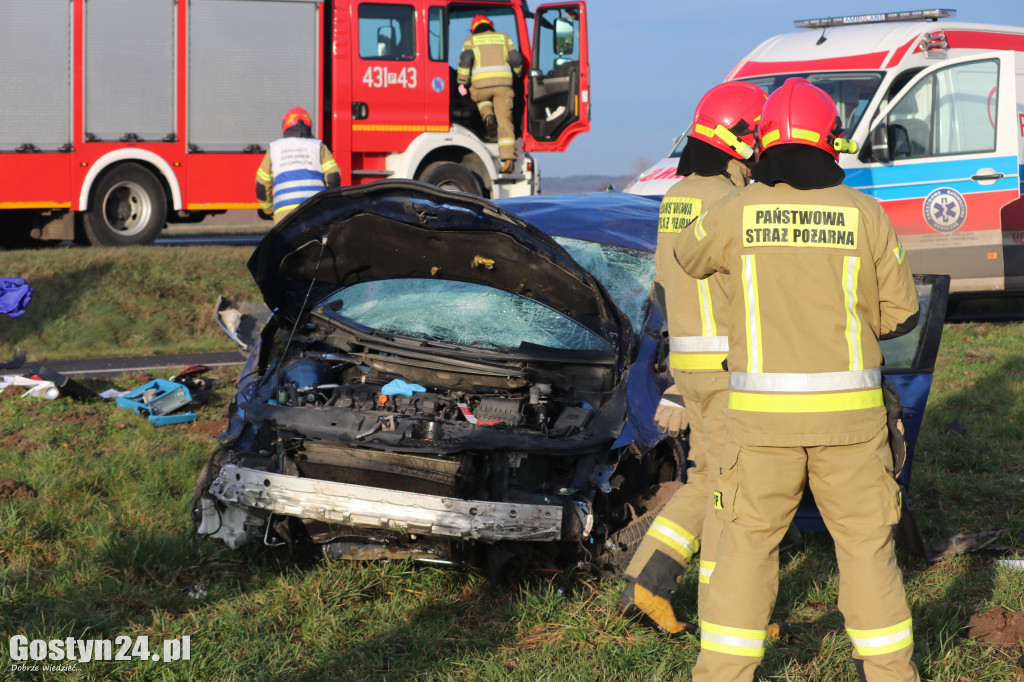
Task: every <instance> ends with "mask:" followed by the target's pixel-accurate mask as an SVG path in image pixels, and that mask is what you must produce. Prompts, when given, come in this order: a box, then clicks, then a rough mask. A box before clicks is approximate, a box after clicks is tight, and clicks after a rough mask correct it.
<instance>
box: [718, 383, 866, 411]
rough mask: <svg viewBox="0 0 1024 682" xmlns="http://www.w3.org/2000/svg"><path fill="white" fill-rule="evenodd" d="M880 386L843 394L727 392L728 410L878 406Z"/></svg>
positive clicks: (800, 409)
mask: <svg viewBox="0 0 1024 682" xmlns="http://www.w3.org/2000/svg"><path fill="white" fill-rule="evenodd" d="M882 404H883V403H882V389H881V388H872V389H870V390H867V391H848V392H843V393H797V394H793V393H745V392H743V391H730V392H729V409H730V410H742V411H744V412H780V413H800V412H843V411H845V410H866V409H868V408H871V407H881V406H882Z"/></svg>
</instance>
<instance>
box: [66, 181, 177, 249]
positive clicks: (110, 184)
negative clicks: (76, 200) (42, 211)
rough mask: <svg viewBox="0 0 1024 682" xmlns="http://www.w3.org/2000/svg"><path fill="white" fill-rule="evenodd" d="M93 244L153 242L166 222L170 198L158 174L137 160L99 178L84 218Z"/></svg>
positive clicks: (121, 244)
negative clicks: (137, 162)
mask: <svg viewBox="0 0 1024 682" xmlns="http://www.w3.org/2000/svg"><path fill="white" fill-rule="evenodd" d="M82 223H83V226H84V228H85V235H86V237H88V239H89V243H90V244H92V245H93V246H134V245H137V244H152V243H153V240H155V239H156V237H157V235H158V234H160V230H162V229H163V228H164V225H166V224H167V197H166V196H165V195H164V189H163V186H162V185H161V184H160V181H159V180H157V179H156V177H155V176H154V175H153V174H152V173H151V172H149V171H148V170H146V169H145V168H143V167H142V166H140V165H138V164H135V163H126V164H123V165H120V166H117V167H116V168H114V169H113V170H111V171H110V172H109V173H107V174H105V175H104V176H103V177H101V178H100V180H99V182H98V183H97V184H96V186H95V188H94V189H93V194H92V201H91V202H90V208H89V210H88V211H87V212H86V213H85V216H84V220H83V221H82Z"/></svg>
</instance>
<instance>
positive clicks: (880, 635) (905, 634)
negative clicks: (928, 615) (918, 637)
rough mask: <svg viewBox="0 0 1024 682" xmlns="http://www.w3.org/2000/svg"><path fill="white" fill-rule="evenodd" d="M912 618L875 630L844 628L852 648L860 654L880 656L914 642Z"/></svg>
mask: <svg viewBox="0 0 1024 682" xmlns="http://www.w3.org/2000/svg"><path fill="white" fill-rule="evenodd" d="M913 625H914V620H913V619H912V618H908V619H907V620H905V621H903V622H902V623H898V624H897V625H893V626H890V627H887V628H879V629H877V630H855V629H853V628H846V634H848V635H849V636H850V641H851V642H853V646H854V648H855V649H856V650H857V653H858V654H860V655H861V656H880V655H881V654H888V653H892V652H893V651H899V650H900V649H903V648H906V647H908V646H910V645H911V644H913V643H914V628H913Z"/></svg>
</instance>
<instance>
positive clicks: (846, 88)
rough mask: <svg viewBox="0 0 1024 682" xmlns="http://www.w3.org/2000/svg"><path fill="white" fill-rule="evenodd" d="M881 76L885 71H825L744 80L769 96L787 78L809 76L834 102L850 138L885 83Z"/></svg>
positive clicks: (808, 78) (809, 79)
mask: <svg viewBox="0 0 1024 682" xmlns="http://www.w3.org/2000/svg"><path fill="white" fill-rule="evenodd" d="M882 76H883V74H882V73H880V72H877V71H823V72H819V73H787V74H781V75H771V76H758V77H756V78H744V79H743V80H744V81H746V82H748V83H753V84H754V85H756V86H758V87H761V88H764V90H766V91H767V92H768V94H769V95H770V94H772V93H773V92H775V90H776V89H777V88H778V87H779V86H781V85H782V84H783V83H785V82H786V79H787V78H794V77H798V78H806V79H807V80H808V81H810V82H811V84H813V85H815V86H817V87H819V88H821V89H822V90H824V91H825V92H827V93H828V96H829V97H831V98H832V101H833V102H835V104H836V110H837V111H838V112H839V118H840V120H842V122H843V129H844V130H846V137H850V136H851V135H852V134H853V131H854V130H856V128H857V124H858V123H860V120H861V118H863V117H864V112H865V111H866V110H867V107H868V103H869V102H870V101H871V99H872V98H873V97H874V96H875V91H876V90H878V86H879V85H880V84H881V82H882Z"/></svg>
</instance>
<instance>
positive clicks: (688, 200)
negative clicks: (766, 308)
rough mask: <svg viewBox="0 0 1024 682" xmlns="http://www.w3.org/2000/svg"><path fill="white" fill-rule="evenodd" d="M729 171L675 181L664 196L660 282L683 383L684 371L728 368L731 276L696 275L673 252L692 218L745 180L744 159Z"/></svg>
mask: <svg viewBox="0 0 1024 682" xmlns="http://www.w3.org/2000/svg"><path fill="white" fill-rule="evenodd" d="M726 172H727V173H728V177H726V176H725V175H714V176H703V175H696V174H693V175H690V176H688V177H686V178H684V179H682V180H680V181H679V182H677V183H676V184H674V185H672V187H670V188H669V190H668V192H666V193H665V197H664V199H662V201H661V212H660V214H659V216H658V247H657V249H656V251H655V255H654V268H655V270H654V281H655V283H656V284H657V285H660V286H661V288H662V289H663V290H664V292H665V311H664V312H665V316H666V317H667V318H668V333H669V337H670V338H669V350H670V355H669V366H670V367H671V369H672V370H673V372H672V373H673V378H674V379H675V381H676V383H677V384H678V383H679V382H680V377H679V376H678V373H679V372H680V371H684V372H685V371H707V370H717V371H722V369H723V367H722V363H723V362H724V361H725V354H726V352H727V351H728V350H729V337H728V335H727V329H728V320H727V318H726V313H727V311H728V310H729V279H728V278H727V277H719V276H714V275H713V276H711V277H708V278H706V279H694V278H693V277H690V276H689V275H687V274H686V273H685V272H684V271H683V269H682V268H680V267H679V264H678V263H677V262H676V259H675V255H674V253H673V247H674V246H675V242H676V240H677V239H678V237H679V235H680V234H681V233H682V231H683V229H684V228H685V227H686V226H687V225H688V224H689V223H690V221H691V220H693V219H695V218H696V217H697V216H699V215H700V214H701V212H702V211H703V209H704V208H706V207H707V206H710V205H711V204H712V203H714V202H715V201H716V200H718V199H720V198H721V197H723V196H725V195H726V194H728V193H729V192H731V191H732V190H735V189H736V188H737V187H742V186H743V185H744V183H745V180H744V175H743V166H742V164H741V163H740V162H739V161H736V160H731V161H729V165H728V167H727V168H726Z"/></svg>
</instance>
